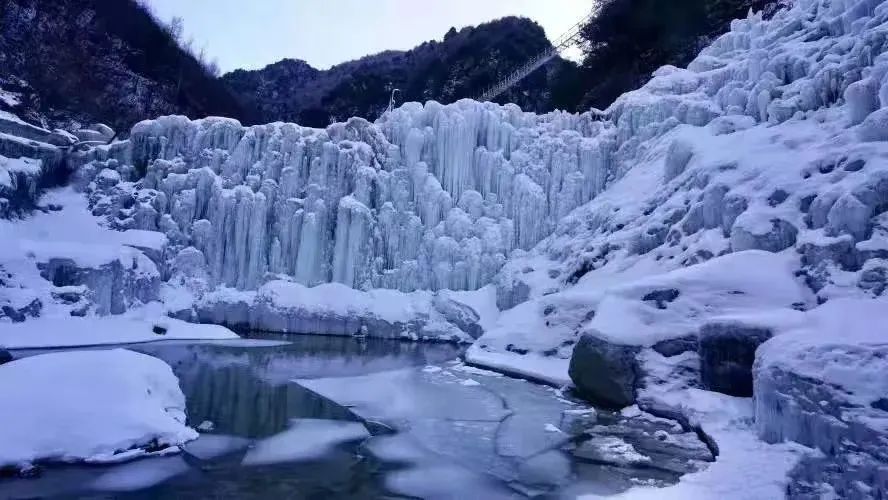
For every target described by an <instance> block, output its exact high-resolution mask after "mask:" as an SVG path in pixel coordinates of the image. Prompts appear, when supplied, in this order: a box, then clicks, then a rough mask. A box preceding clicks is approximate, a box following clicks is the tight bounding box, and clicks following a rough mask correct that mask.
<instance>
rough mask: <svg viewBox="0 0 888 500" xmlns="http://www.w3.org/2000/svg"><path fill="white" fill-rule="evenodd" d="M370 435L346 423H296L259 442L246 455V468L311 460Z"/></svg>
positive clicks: (361, 427)
mask: <svg viewBox="0 0 888 500" xmlns="http://www.w3.org/2000/svg"><path fill="white" fill-rule="evenodd" d="M369 435H370V434H369V433H368V432H367V429H366V428H365V427H364V425H363V424H361V423H359V422H348V421H344V420H323V419H312V418H300V419H293V420H292V421H291V427H290V428H289V429H287V430H286V431H284V432H281V433H280V434H276V435H274V436H271V437H269V438H266V439H263V440H261V441H258V442H257V443H256V444H255V445H253V447H252V448H250V450H249V451H248V452H247V455H246V456H245V457H244V459H243V461H242V463H243V464H244V465H266V464H273V463H280V462H295V461H302V460H312V459H316V458H320V457H322V456H324V455H325V454H326V453H327V452H329V451H330V450H332V449H333V448H334V447H335V446H336V445H338V444H340V443H344V442H347V441H356V440H359V439H364V438H366V437H368V436H369Z"/></svg>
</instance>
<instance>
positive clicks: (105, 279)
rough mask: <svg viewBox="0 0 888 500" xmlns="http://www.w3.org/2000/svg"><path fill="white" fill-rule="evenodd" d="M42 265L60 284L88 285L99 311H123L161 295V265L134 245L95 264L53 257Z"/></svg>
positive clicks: (45, 273)
mask: <svg viewBox="0 0 888 500" xmlns="http://www.w3.org/2000/svg"><path fill="white" fill-rule="evenodd" d="M38 267H39V268H40V272H41V275H42V276H43V277H44V278H45V279H46V280H48V281H50V282H52V284H53V285H54V286H56V287H77V286H84V287H86V289H87V290H88V293H87V296H88V299H89V302H90V306H91V308H92V310H93V311H94V312H95V313H96V314H99V315H106V314H122V313H124V312H126V311H127V309H129V308H130V307H132V306H134V305H136V304H147V303H148V302H152V301H155V300H158V298H159V293H160V273H159V272H158V270H157V267H156V266H155V265H154V263H153V262H151V260H149V259H148V258H147V257H146V256H145V255H144V254H142V253H141V252H140V251H138V250H135V249H132V248H129V249H127V248H121V254H120V256H119V257H117V258H114V259H110V261H108V262H104V263H96V264H95V265H93V264H92V263H85V262H82V261H79V260H77V259H75V258H68V257H49V258H47V259H46V260H43V261H41V262H39V263H38Z"/></svg>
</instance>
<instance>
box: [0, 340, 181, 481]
mask: <svg viewBox="0 0 888 500" xmlns="http://www.w3.org/2000/svg"><path fill="white" fill-rule="evenodd" d="M72 375H76V376H72ZM0 399H2V400H3V405H0V421H2V422H3V425H2V426H0V441H2V443H3V446H2V447H0V467H6V466H12V467H19V466H23V465H25V464H28V463H32V462H42V461H62V462H74V461H86V462H91V463H106V462H117V461H122V460H129V459H132V458H135V457H138V456H142V455H146V454H152V453H166V452H170V451H175V450H177V446H179V445H181V444H183V443H185V442H187V441H190V440H192V439H195V438H197V432H195V431H194V430H193V429H191V428H189V427H187V426H186V425H185V396H184V395H183V394H182V391H181V390H179V384H178V380H177V379H176V377H175V375H173V372H172V370H171V369H170V367H169V366H168V365H167V364H166V363H164V362H163V361H160V360H158V359H156V358H152V357H150V356H146V355H144V354H138V353H135V352H132V351H126V350H123V349H114V350H110V351H73V352H62V353H53V354H44V355H39V356H32V357H28V358H24V359H21V360H18V361H13V362H12V363H7V364H5V365H3V366H0Z"/></svg>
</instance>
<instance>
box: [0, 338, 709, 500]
mask: <svg viewBox="0 0 888 500" xmlns="http://www.w3.org/2000/svg"><path fill="white" fill-rule="evenodd" d="M256 337H257V338H256V339H252V340H248V341H226V342H203V343H193V342H163V343H154V344H142V345H134V346H130V347H129V348H130V349H133V350H137V351H140V352H143V353H146V354H150V355H153V356H156V357H158V358H161V359H163V360H164V361H166V362H167V363H169V364H170V365H171V366H172V367H173V370H174V371H175V373H176V375H178V377H179V379H180V384H181V387H182V390H183V392H184V393H185V395H186V397H187V402H188V417H189V424H190V425H191V426H193V427H195V428H198V430H200V431H201V437H200V438H199V439H198V440H197V441H194V442H192V443H189V445H187V446H186V451H185V453H181V454H178V455H172V456H167V457H159V458H148V459H143V460H138V461H135V462H131V463H127V464H122V465H117V466H102V467H99V466H53V467H47V468H45V469H44V470H43V473H42V475H41V476H40V477H38V478H33V479H6V480H0V498H35V497H60V496H61V497H66V498H72V497H73V498H108V497H114V498H121V497H125V498H177V499H178V498H205V497H213V498H416V497H420V498H523V497H537V496H548V497H555V498H557V497H560V496H563V495H565V496H566V495H573V494H576V493H579V492H590V493H600V494H608V493H615V492H618V491H621V490H624V489H626V488H628V487H629V486H631V485H632V484H637V483H639V482H643V483H647V484H650V483H653V484H658V483H662V484H665V483H670V482H673V481H675V480H676V479H677V478H678V476H679V475H680V474H681V473H683V472H687V471H690V470H694V469H695V468H697V467H699V466H700V465H701V464H702V463H703V461H705V460H707V459H711V456H710V455H709V452H708V449H707V448H706V447H705V445H703V444H702V443H701V442H699V441H698V440H697V439H696V436H695V435H694V434H693V433H690V432H685V431H684V430H683V429H681V428H680V426H677V425H676V424H674V423H673V422H669V421H665V420H660V419H657V418H655V417H652V416H650V415H646V414H641V413H640V412H635V413H634V414H633V413H632V412H628V413H627V412H624V414H622V415H620V414H611V413H608V412H595V411H594V410H592V409H590V408H588V407H586V406H585V405H582V404H580V403H578V402H576V401H573V400H571V399H570V398H568V397H565V396H564V395H563V394H561V393H560V392H559V391H557V390H555V389H553V388H550V387H545V386H540V385H537V384H533V383H530V382H526V381H523V380H517V379H512V378H508V377H504V376H500V375H498V374H494V373H491V372H486V371H483V370H477V369H475V368H472V367H468V366H465V365H463V364H462V363H461V362H460V361H459V355H460V354H461V349H460V348H459V347H456V346H454V345H451V344H436V343H410V342H400V341H392V340H380V339H366V340H356V339H353V338H344V337H324V336H274V335H258V334H257V335H256ZM282 341H284V342H282ZM36 353H37V352H34V351H30V352H24V351H19V352H17V353H15V355H16V356H17V357H18V356H24V355H31V354H36Z"/></svg>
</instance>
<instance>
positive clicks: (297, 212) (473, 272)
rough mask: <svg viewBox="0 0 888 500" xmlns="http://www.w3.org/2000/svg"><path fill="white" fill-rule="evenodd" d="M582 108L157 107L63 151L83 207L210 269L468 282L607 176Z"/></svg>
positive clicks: (407, 283)
mask: <svg viewBox="0 0 888 500" xmlns="http://www.w3.org/2000/svg"><path fill="white" fill-rule="evenodd" d="M593 118H594V117H593V115H591V114H585V115H579V116H575V115H570V114H566V113H560V112H555V113H550V114H548V115H543V116H537V115H534V114H531V113H525V112H522V111H521V110H520V109H519V108H517V107H516V106H514V105H506V106H498V105H495V104H491V103H483V104H482V103H477V102H474V101H469V100H463V101H460V102H458V103H455V104H451V105H447V106H443V105H441V104H438V103H436V102H429V103H427V104H426V105H425V106H423V105H420V104H418V103H408V104H406V105H404V106H402V107H401V108H399V109H397V110H395V111H393V112H391V113H389V114H387V115H385V116H384V117H382V118H381V119H380V120H379V121H378V122H377V123H375V124H371V123H369V122H367V121H365V120H362V119H357V118H355V119H351V120H349V121H348V122H346V123H337V124H333V125H331V126H329V127H328V128H327V129H326V130H320V129H310V128H305V127H300V126H298V125H295V124H289V123H273V124H268V125H258V126H253V127H242V126H241V125H240V124H239V123H238V122H237V121H234V120H230V119H222V118H207V119H203V120H195V121H190V120H188V119H187V118H184V117H180V116H168V117H162V118H159V119H157V120H150V121H145V122H141V123H139V124H137V125H136V126H135V127H133V130H132V133H131V136H130V139H129V140H128V141H125V142H122V143H116V144H114V145H111V146H108V147H102V148H97V149H95V150H92V151H90V152H88V153H85V154H82V155H80V158H79V160H75V161H74V162H75V163H77V162H84V163H86V165H84V166H82V167H81V168H80V170H79V172H78V174H77V175H78V180H77V182H78V184H79V185H81V186H82V187H84V188H85V189H86V190H87V191H88V192H89V193H90V196H91V202H92V205H93V207H94V211H95V212H96V213H102V214H104V215H107V217H108V218H109V220H110V221H111V223H112V225H113V226H114V227H117V228H121V229H147V230H155V231H162V232H164V233H166V234H167V236H168V237H169V238H170V241H171V242H172V243H173V246H174V247H175V248H176V249H185V248H187V247H189V246H191V247H194V248H195V249H197V250H198V251H200V252H201V253H202V254H203V255H204V258H205V259H206V263H207V269H208V276H209V278H210V279H211V281H212V283H213V284H219V285H225V286H228V287H235V288H239V289H256V288H257V287H258V286H259V285H261V284H262V283H263V282H264V281H265V280H266V279H267V277H268V276H283V277H287V278H288V279H292V280H294V281H296V282H298V283H301V284H305V285H309V286H311V285H317V284H319V283H326V282H338V283H343V284H345V285H347V286H350V287H354V288H362V289H369V288H394V289H399V290H402V291H411V290H415V289H432V290H437V289H445V288H446V289H452V290H464V289H470V290H472V289H477V288H479V287H481V286H483V285H484V284H487V283H489V282H490V281H491V280H492V278H493V276H494V275H495V274H496V272H497V271H498V270H499V269H500V267H501V266H502V265H503V264H504V263H505V261H506V260H507V259H508V258H509V256H510V255H511V254H512V252H513V251H514V250H516V249H522V250H528V249H530V248H531V247H532V246H533V245H534V244H536V243H537V242H538V241H539V240H541V239H542V238H543V237H545V236H546V235H547V234H548V233H549V232H550V231H551V229H552V227H554V225H555V222H556V221H557V220H558V219H559V218H561V217H563V216H564V215H566V214H567V213H569V212H570V211H571V210H573V209H574V208H576V207H577V206H579V205H581V204H582V203H584V202H586V201H588V200H589V199H591V198H592V197H593V196H595V194H597V193H598V192H600V191H601V190H602V189H603V188H604V186H605V183H606V181H607V179H608V178H609V177H612V175H613V172H611V171H610V169H609V166H610V162H609V158H610V152H609V149H608V148H607V146H606V145H605V146H601V144H600V141H599V140H598V139H595V138H593V135H595V133H596V132H597V131H598V130H599V129H600V128H601V125H600V124H598V123H596V122H595V121H594V119H593ZM143 171H144V172H145V176H144V179H141V180H138V181H135V182H133V181H134V180H135V178H136V172H143ZM189 251H190V250H189Z"/></svg>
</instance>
